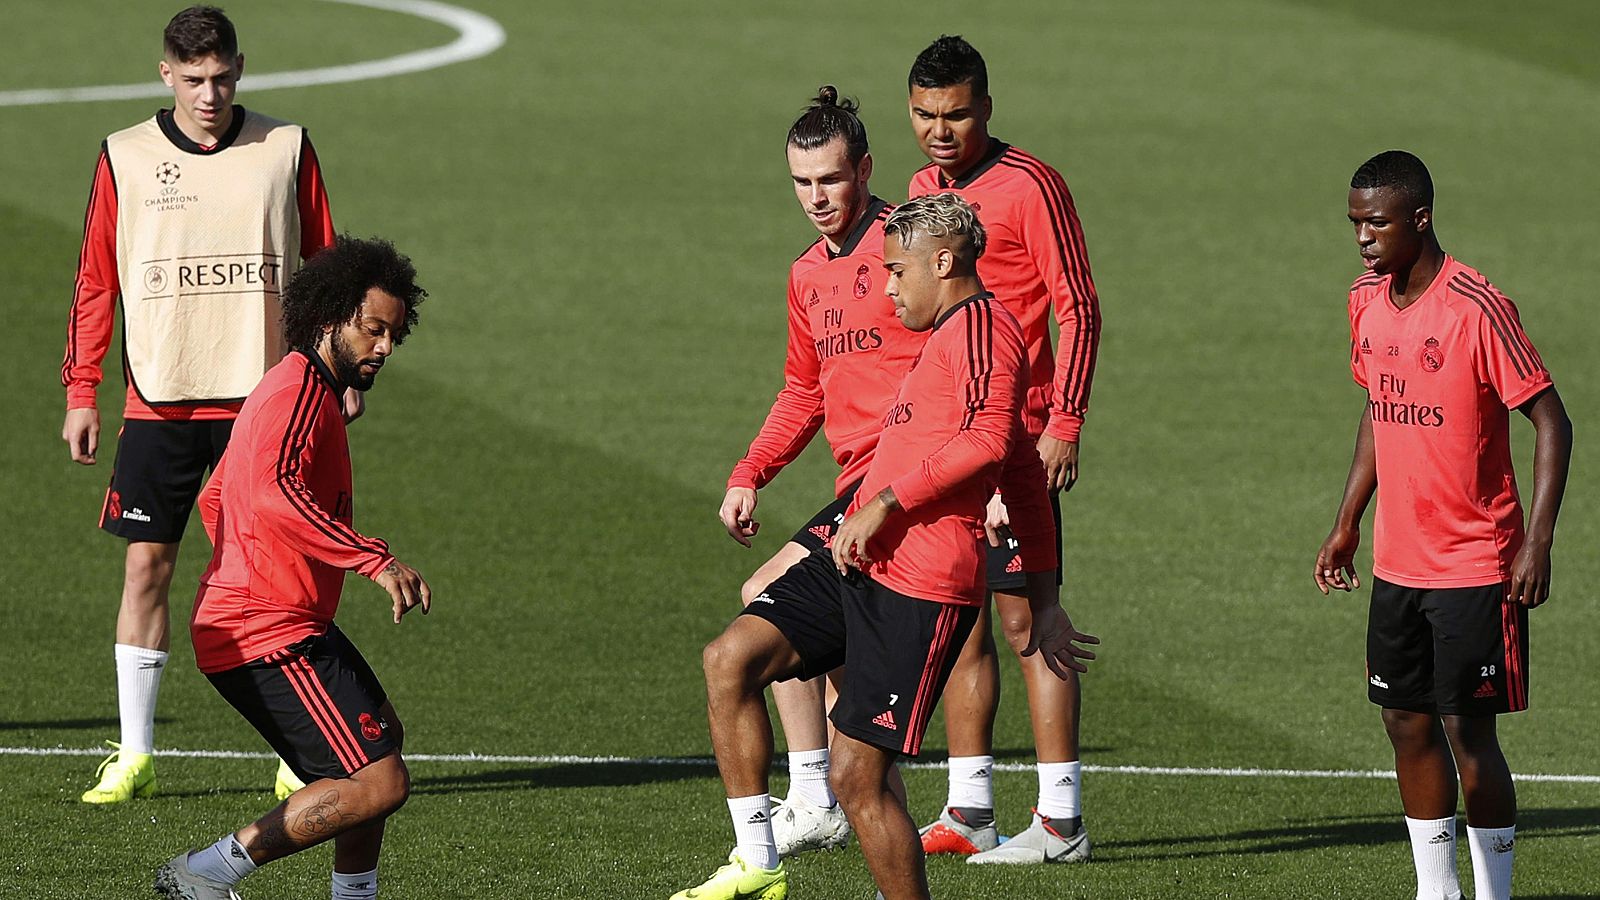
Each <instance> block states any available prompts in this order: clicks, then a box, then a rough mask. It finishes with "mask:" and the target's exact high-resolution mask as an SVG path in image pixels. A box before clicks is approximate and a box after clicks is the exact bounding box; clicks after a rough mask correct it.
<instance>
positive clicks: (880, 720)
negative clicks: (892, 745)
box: [872, 709, 900, 731]
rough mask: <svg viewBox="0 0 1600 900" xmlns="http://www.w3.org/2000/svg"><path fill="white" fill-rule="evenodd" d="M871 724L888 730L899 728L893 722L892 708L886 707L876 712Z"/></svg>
mask: <svg viewBox="0 0 1600 900" xmlns="http://www.w3.org/2000/svg"><path fill="white" fill-rule="evenodd" d="M872 724H874V725H876V726H878V727H879V728H887V729H889V730H890V731H899V730H900V726H899V725H896V724H895V723H894V710H892V709H886V710H884V711H883V712H881V713H878V715H877V717H876V718H874V719H873V720H872Z"/></svg>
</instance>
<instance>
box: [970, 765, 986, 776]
mask: <svg viewBox="0 0 1600 900" xmlns="http://www.w3.org/2000/svg"><path fill="white" fill-rule="evenodd" d="M972 777H973V778H988V777H989V769H988V767H987V766H985V767H984V768H982V769H974V770H973V771H972Z"/></svg>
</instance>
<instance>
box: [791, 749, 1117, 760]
mask: <svg viewBox="0 0 1600 900" xmlns="http://www.w3.org/2000/svg"><path fill="white" fill-rule="evenodd" d="M1115 750H1116V748H1115V747H1109V746H1106V745H1105V744H1094V745H1091V744H1084V745H1083V746H1082V747H1079V748H1078V753H1079V755H1081V756H1091V755H1096V756H1097V755H1100V754H1109V753H1113V752H1115ZM779 756H780V758H781V756H782V754H779ZM1038 757H1039V751H1038V750H1035V749H1034V748H1032V747H996V748H995V749H994V759H995V762H1023V763H1029V764H1031V763H1033V761H1034V760H1036V759H1038ZM949 761H950V755H949V754H948V753H940V752H928V753H924V754H922V755H921V756H918V757H917V758H916V759H915V760H913V762H916V763H918V764H923V763H941V764H942V763H946V762H949Z"/></svg>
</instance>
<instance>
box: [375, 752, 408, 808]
mask: <svg viewBox="0 0 1600 900" xmlns="http://www.w3.org/2000/svg"><path fill="white" fill-rule="evenodd" d="M390 760H392V763H389V764H387V765H385V766H384V770H383V772H382V773H381V777H380V778H379V779H378V784H377V785H376V787H377V793H378V797H377V800H378V805H379V807H380V808H382V810H383V813H382V814H383V815H385V816H388V815H392V814H393V813H394V812H395V811H396V810H398V809H399V808H400V807H402V806H405V805H406V801H407V800H408V799H410V798H411V770H410V769H408V768H406V762H405V760H403V759H401V758H400V754H399V753H398V752H397V753H392V754H390V755H389V756H388V757H386V758H385V762H386V763H388V762H389V761H390Z"/></svg>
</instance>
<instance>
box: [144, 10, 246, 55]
mask: <svg viewBox="0 0 1600 900" xmlns="http://www.w3.org/2000/svg"><path fill="white" fill-rule="evenodd" d="M161 40H162V44H163V45H164V47H165V49H166V51H167V55H168V56H170V57H172V58H173V59H176V60H178V61H179V62H191V61H193V60H196V59H199V58H201V57H203V56H211V55H213V54H215V55H216V56H217V57H218V58H220V59H222V60H224V61H226V62H233V60H234V58H235V57H237V56H238V55H239V35H238V34H237V33H235V32H234V30H233V23H232V22H230V21H228V17H227V16H226V15H223V13H222V10H221V9H218V8H217V7H215V6H191V7H189V8H188V9H186V10H184V11H183V12H181V13H178V14H177V15H175V16H173V17H172V21H170V22H168V23H167V30H166V31H164V32H162V33H161Z"/></svg>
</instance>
